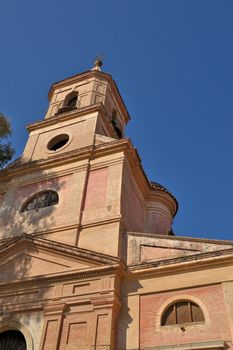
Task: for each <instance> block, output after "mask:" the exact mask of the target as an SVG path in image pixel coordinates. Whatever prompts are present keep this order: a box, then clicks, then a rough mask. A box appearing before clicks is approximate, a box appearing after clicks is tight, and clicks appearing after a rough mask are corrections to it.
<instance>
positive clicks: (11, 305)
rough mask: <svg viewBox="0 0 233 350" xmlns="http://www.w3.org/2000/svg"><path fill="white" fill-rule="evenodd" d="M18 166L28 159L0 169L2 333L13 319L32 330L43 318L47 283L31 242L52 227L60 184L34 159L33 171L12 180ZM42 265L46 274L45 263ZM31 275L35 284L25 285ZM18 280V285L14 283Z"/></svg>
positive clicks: (0, 297)
mask: <svg viewBox="0 0 233 350" xmlns="http://www.w3.org/2000/svg"><path fill="white" fill-rule="evenodd" d="M22 166H25V167H28V168H29V166H28V164H27V165H24V164H20V162H18V163H17V164H15V165H13V166H12V167H11V166H10V167H9V168H6V169H4V170H3V171H2V174H1V173H0V177H1V175H2V179H3V185H2V186H1V187H2V188H0V191H1V189H3V188H6V189H7V190H5V192H4V193H3V194H2V197H0V198H1V200H0V205H1V209H0V226H1V227H0V305H1V306H0V332H1V328H2V325H3V324H4V325H6V324H7V323H9V324H11V322H10V321H12V319H13V320H15V321H17V322H21V323H22V324H24V325H25V326H27V325H28V324H29V323H30V324H33V329H34V331H35V332H37V324H39V323H41V317H42V316H41V315H42V314H41V312H42V311H41V310H42V308H41V307H38V305H39V304H40V301H41V300H43V299H46V294H47V293H48V288H47V287H46V286H44V287H41V285H42V283H40V281H41V280H42V279H43V276H41V275H40V273H38V274H37V266H39V267H40V269H39V270H38V271H40V272H41V268H42V267H41V266H40V264H41V263H40V259H39V248H38V246H39V245H38V244H35V242H34V237H35V238H39V237H40V235H41V234H43V233H45V232H46V230H48V229H49V230H51V229H52V228H53V227H54V224H55V220H56V217H57V214H56V212H57V210H58V206H59V193H60V192H61V190H62V187H63V185H64V182H63V180H61V179H59V178H56V177H55V174H53V173H52V171H44V170H42V169H40V166H39V164H36V163H35V162H33V169H34V170H33V171H32V170H30V168H29V169H28V170H29V171H28V173H24V174H23V175H22V177H20V176H19V177H18V178H17V181H16V178H15V177H14V175H13V174H14V173H15V171H17V168H20V167H22ZM25 180H26V181H25ZM1 182H2V181H1ZM46 191H48V192H49V193H57V194H58V203H57V204H56V200H54V197H53V200H54V201H50V202H49V198H47V199H46V198H45V196H44V197H43V196H42V197H41V196H40V197H38V194H43V193H46ZM48 192H47V193H48ZM0 193H1V192H0ZM0 196H1V194H0ZM55 197H56V196H55ZM43 200H44V203H43ZM46 200H47V202H46ZM33 201H34V204H33ZM30 203H32V204H31V206H30ZM46 204H47V205H46ZM25 205H26V206H27V209H26V210H24V209H25ZM29 209H30V210H29ZM42 240H43V239H42ZM39 241H40V238H39ZM44 266H45V268H44V271H45V274H46V265H45V263H44ZM32 271H33V273H32ZM47 273H49V271H47ZM33 277H36V280H37V282H36V283H35V284H32V285H31V286H29V285H28V286H27V285H23V282H24V281H25V280H27V281H28V280H30V279H31V278H33ZM20 281H21V282H22V284H21V285H20V284H18V283H17V282H20ZM38 286H39V287H38ZM35 303H37V309H35ZM38 303H39V304H38ZM8 321H9V322H8ZM5 328H6V327H5ZM36 348H37V347H36Z"/></svg>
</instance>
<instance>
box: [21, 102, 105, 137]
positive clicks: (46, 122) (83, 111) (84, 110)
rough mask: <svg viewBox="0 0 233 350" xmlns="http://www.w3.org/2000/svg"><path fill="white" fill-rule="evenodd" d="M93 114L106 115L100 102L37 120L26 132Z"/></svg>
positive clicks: (28, 126)
mask: <svg viewBox="0 0 233 350" xmlns="http://www.w3.org/2000/svg"><path fill="white" fill-rule="evenodd" d="M94 112H101V113H104V114H105V115H107V112H106V109H105V108H104V105H103V104H102V102H100V103H95V104H93V105H89V106H86V107H81V108H78V109H75V110H71V111H68V112H66V113H62V114H60V115H55V116H53V117H50V118H47V119H42V120H38V121H36V122H35V123H32V124H29V125H27V130H28V131H29V132H32V131H34V130H37V129H41V128H46V127H48V126H52V125H55V124H58V123H62V122H64V121H67V120H71V119H74V118H77V117H82V116H85V115H88V114H90V113H94Z"/></svg>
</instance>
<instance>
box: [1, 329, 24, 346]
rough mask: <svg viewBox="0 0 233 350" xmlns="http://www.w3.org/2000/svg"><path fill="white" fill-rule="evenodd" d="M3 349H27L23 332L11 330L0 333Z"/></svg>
mask: <svg viewBox="0 0 233 350" xmlns="http://www.w3.org/2000/svg"><path fill="white" fill-rule="evenodd" d="M0 349H1V350H16V349H17V350H26V341H25V339H24V336H23V334H22V333H21V332H19V331H15V330H9V331H5V332H2V333H0Z"/></svg>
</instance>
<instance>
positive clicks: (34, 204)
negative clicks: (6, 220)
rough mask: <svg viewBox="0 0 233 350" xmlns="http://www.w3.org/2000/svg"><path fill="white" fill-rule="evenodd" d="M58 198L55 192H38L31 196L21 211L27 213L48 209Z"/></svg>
mask: <svg viewBox="0 0 233 350" xmlns="http://www.w3.org/2000/svg"><path fill="white" fill-rule="evenodd" d="M58 201H59V197H58V194H57V192H55V191H44V192H39V193H37V194H36V195H35V196H33V197H32V198H31V199H30V200H29V201H28V202H27V203H26V204H24V206H23V208H22V210H21V211H22V212H23V211H29V210H34V209H40V208H45V207H50V206H51V205H55V204H57V203H58Z"/></svg>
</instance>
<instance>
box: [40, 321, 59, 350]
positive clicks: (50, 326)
mask: <svg viewBox="0 0 233 350" xmlns="http://www.w3.org/2000/svg"><path fill="white" fill-rule="evenodd" d="M56 333H57V320H49V321H48V322H47V326H46V331H45V339H44V344H43V350H53V349H54V344H55V341H56Z"/></svg>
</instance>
